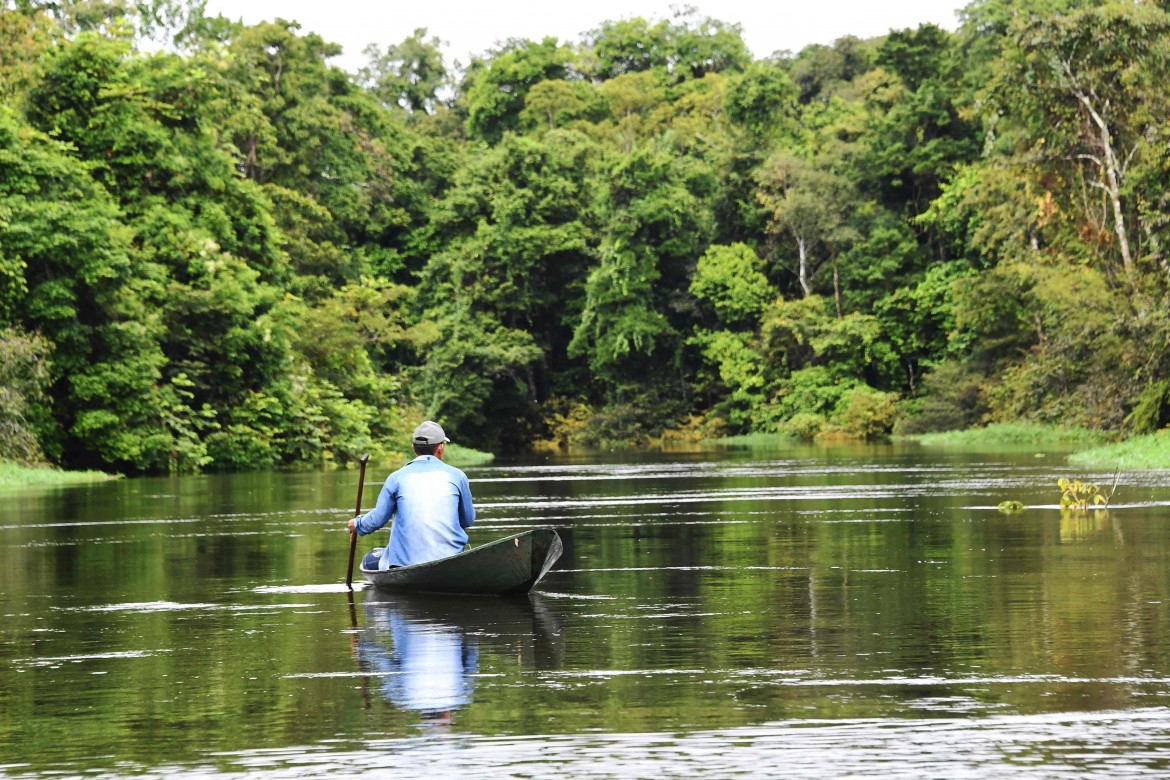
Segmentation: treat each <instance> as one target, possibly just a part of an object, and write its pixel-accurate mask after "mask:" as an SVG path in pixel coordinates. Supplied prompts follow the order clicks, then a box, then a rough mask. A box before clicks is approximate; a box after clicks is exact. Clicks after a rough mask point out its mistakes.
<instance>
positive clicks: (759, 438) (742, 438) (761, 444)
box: [703, 433, 800, 450]
mask: <svg viewBox="0 0 1170 780" xmlns="http://www.w3.org/2000/svg"><path fill="white" fill-rule="evenodd" d="M703 443H704V444H719V445H722V446H724V447H742V448H744V449H749V450H766V449H771V448H778V447H791V446H792V445H793V444H799V443H800V441H799V440H798V439H795V438H793V437H791V436H789V435H788V434H786V433H743V434H740V435H738V436H721V437H719V438H718V439H704V441H703Z"/></svg>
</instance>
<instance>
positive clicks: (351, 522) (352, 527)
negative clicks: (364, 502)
mask: <svg viewBox="0 0 1170 780" xmlns="http://www.w3.org/2000/svg"><path fill="white" fill-rule="evenodd" d="M359 517H360V515H359ZM355 523H357V517H354V518H350V521H349V532H350V533H351V534H353V533H357V528H355V527H354V524H355Z"/></svg>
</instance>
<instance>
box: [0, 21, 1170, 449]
mask: <svg viewBox="0 0 1170 780" xmlns="http://www.w3.org/2000/svg"><path fill="white" fill-rule="evenodd" d="M82 30H84V32H83V31H82ZM143 36H150V37H151V38H153V39H154V40H155V41H161V40H164V39H167V38H169V39H170V40H171V45H170V47H169V48H168V50H167V51H166V52H165V53H157V54H151V55H146V54H142V53H140V52H141V51H142V50H143V49H144V48H146V47H145V46H143V43H144V38H143ZM337 51H338V48H337V47H336V46H335V45H333V44H330V43H327V42H326V41H325V40H323V39H322V38H321V37H320V36H318V35H316V34H313V33H312V32H303V31H301V30H300V28H299V25H297V24H296V23H295V22H291V21H289V22H284V21H281V22H265V23H262V24H258V25H251V26H248V25H243V24H238V23H231V22H228V21H227V20H223V19H212V18H208V17H207V16H206V14H205V8H204V7H203V5H202V4H201V3H198V2H196V3H182V2H174V1H173V0H157V1H156V0H149V2H139V3H129V4H119V3H115V4H101V3H99V4H96V5H94V4H88V5H87V4H81V5H76V4H65V5H63V6H57V5H52V4H49V5H45V4H36V3H34V4H28V3H25V4H18V7H16V8H14V9H8V10H6V11H0V170H2V171H3V175H2V176H0V326H2V327H3V328H5V329H7V330H6V331H5V332H6V333H9V334H12V335H11V337H10V338H9V340H8V341H7V342H5V344H6V346H7V348H8V349H7V352H6V354H5V360H7V361H9V362H10V364H11V366H15V367H16V368H12V367H10V368H9V369H6V370H7V371H8V373H9V374H10V375H11V376H13V377H18V378H17V379H11V380H9V381H7V382H5V383H3V384H2V386H3V387H4V388H5V389H6V390H7V391H8V394H7V395H6V396H5V401H4V403H5V404H6V406H5V415H6V417H7V419H9V420H15V421H17V422H16V423H15V424H14V425H11V426H9V427H10V429H11V432H12V436H13V437H15V438H12V440H11V441H10V442H9V443H8V444H6V445H5V446H8V447H9V450H10V454H9V457H22V458H24V459H26V460H31V459H34V458H36V459H42V458H43V459H45V460H48V461H51V462H61V463H67V464H79V465H95V466H102V467H105V468H111V469H114V468H116V469H120V470H124V471H127V472H165V471H175V472H186V471H196V470H201V469H255V468H272V467H289V468H293V467H309V466H320V465H326V464H333V463H342V464H344V463H348V462H350V461H352V460H353V458H355V457H357V456H358V455H359V454H360V453H361V452H363V451H372V452H381V453H391V454H393V453H398V452H399V451H400V450H401V449H402V439H403V436H404V434H405V432H408V430H409V428H410V425H409V420H410V419H412V418H413V417H415V416H417V415H419V414H423V413H427V414H429V415H431V416H441V417H442V418H443V420H444V422H445V424H446V425H448V426H449V427H450V429H451V430H452V431H453V432H457V434H458V436H459V439H460V442H461V443H466V444H467V445H469V446H474V447H480V448H500V447H508V448H512V449H520V448H523V447H526V446H528V445H529V443H530V442H532V441H534V440H537V439H544V440H548V441H554V442H557V444H556V445H555V446H561V445H562V444H564V445H570V446H576V445H581V444H594V445H596V444H602V443H617V442H621V443H629V442H645V441H650V440H652V439H655V438H657V437H659V436H661V435H662V434H663V432H664V431H666V430H667V429H668V428H670V427H671V426H682V427H683V428H685V431H676V432H675V433H674V434H672V435H675V436H680V437H681V436H684V435H685V436H692V437H693V435H694V434H695V432H696V431H697V430H699V429H700V428H703V427H709V428H715V427H720V428H722V427H726V428H728V429H730V430H733V431H736V432H752V431H754V432H763V431H779V430H784V431H789V432H790V433H791V434H792V435H794V436H796V437H799V438H804V439H808V438H810V437H816V436H818V435H822V436H829V435H837V436H850V437H858V438H873V437H878V436H882V435H885V434H886V433H887V432H889V431H890V429H891V426H892V425H893V424H894V420H895V419H896V420H897V423H896V428H897V431H898V432H899V433H913V432H921V431H928V430H940V429H944V430H945V429H955V428H962V427H970V426H979V425H984V424H986V423H987V422H994V421H1003V422H1012V423H1018V422H1020V421H1043V422H1047V423H1051V424H1060V425H1066V426H1068V425H1079V426H1089V427H1093V428H1098V429H1108V430H1122V429H1125V430H1130V431H1135V432H1140V431H1153V430H1156V429H1158V428H1159V427H1161V426H1163V425H1164V424H1165V423H1166V422H1167V419H1165V418H1166V417H1167V414H1170V412H1168V411H1167V410H1168V409H1170V403H1168V402H1167V391H1166V387H1168V386H1170V318H1167V317H1166V315H1165V312H1166V311H1167V306H1166V301H1167V296H1168V295H1170V275H1167V273H1166V269H1167V268H1170V256H1167V254H1166V252H1167V250H1166V247H1167V246H1170V199H1167V197H1166V196H1165V194H1164V193H1165V192H1166V191H1167V190H1168V189H1170V153H1167V152H1166V149H1167V148H1170V146H1168V145H1167V143H1166V142H1167V140H1168V139H1170V131H1167V130H1166V128H1167V127H1170V101H1168V100H1167V99H1166V96H1165V90H1164V89H1161V83H1162V80H1163V76H1164V72H1165V70H1166V67H1165V65H1166V64H1167V63H1168V62H1170V16H1168V15H1167V13H1166V11H1165V10H1164V9H1162V7H1161V6H1158V5H1156V4H1155V5H1150V4H1137V5H1134V4H1115V3H1088V4H1085V3H1073V2H1068V1H1067V0H1028V2H1027V3H1025V4H1024V5H1023V6H1020V5H1019V4H1016V5H1012V4H1010V3H1004V2H1000V0H987V1H986V2H979V3H975V4H972V5H971V6H969V7H968V8H967V9H965V11H964V22H963V27H962V29H960V30H959V31H958V32H957V33H953V34H952V33H949V32H946V31H944V30H942V29H940V28H938V27H935V26H932V25H924V26H922V27H919V28H917V29H913V30H895V31H893V32H891V33H890V34H889V35H886V36H883V37H881V38H876V39H873V40H859V39H857V38H854V37H851V36H846V37H843V38H841V39H839V40H838V41H836V42H835V43H834V44H833V45H831V46H822V45H814V46H810V47H807V48H806V49H804V50H803V51H801V52H798V53H796V54H795V55H788V54H778V55H775V56H773V57H770V58H767V59H764V60H759V61H752V59H751V57H750V56H749V55H748V53H747V49H746V46H745V45H744V42H743V39H742V35H741V30H740V29H739V28H738V27H737V26H736V25H731V24H725V23H723V22H719V21H717V20H713V19H708V18H703V17H701V16H699V15H698V14H697V12H695V11H693V10H683V11H682V12H679V13H676V14H675V15H674V16H672V17H670V18H668V19H664V20H651V21H647V20H645V19H638V18H633V19H624V20H618V21H607V22H603V23H602V24H601V25H600V26H599V27H598V28H597V29H596V30H594V31H592V32H590V33H588V34H587V35H586V36H585V37H584V40H582V41H579V42H575V43H574V42H559V41H557V40H556V39H553V38H545V39H543V40H541V41H540V42H534V41H527V40H511V41H508V42H506V43H505V44H503V45H502V46H501V47H500V48H499V49H497V50H495V51H492V52H489V53H488V54H487V55H485V56H484V57H483V58H477V59H475V60H474V61H473V62H472V63H471V64H470V65H469V66H468V67H467V68H465V69H463V70H462V72H460V73H448V72H447V71H446V70H445V67H444V65H443V63H442V59H441V57H440V56H439V43H438V41H437V39H435V38H433V37H428V35H427V33H426V31H425V30H422V29H420V30H416V31H414V33H413V34H412V35H411V36H409V37H407V38H406V39H404V40H403V41H402V42H401V43H399V44H396V45H393V46H389V47H387V48H385V49H380V48H378V47H373V48H371V49H369V50H368V51H367V55H368V58H369V62H368V65H367V67H366V68H364V69H363V70H362V71H361V73H359V74H356V75H351V74H346V73H344V72H342V71H341V70H339V69H338V68H336V67H333V66H331V65H330V60H331V58H332V57H333V56H334V55H335V54H336V53H337ZM448 90H449V91H450V94H449V95H448ZM29 334H37V335H35V336H30V335H29ZM41 340H43V341H41ZM26 371H27V372H28V373H21V372H26ZM22 382H23V384H22ZM50 399H51V403H50ZM895 399H900V400H897V402H896V403H895ZM895 409H896V410H897V414H895V412H894V410H895ZM34 445H35V446H34ZM38 446H39V448H40V449H39V451H38V450H37V449H36V447H38ZM11 452H16V453H17V454H15V455H13V454H11ZM20 453H23V454H20Z"/></svg>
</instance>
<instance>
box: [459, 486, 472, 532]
mask: <svg viewBox="0 0 1170 780" xmlns="http://www.w3.org/2000/svg"><path fill="white" fill-rule="evenodd" d="M458 482H459V526H460V527H461V528H470V527H471V524H472V523H474V522H475V505H474V504H472V503H471V485H470V484H469V483H468V481H467V475H466V474H464V473H463V472H460V473H459V480H458Z"/></svg>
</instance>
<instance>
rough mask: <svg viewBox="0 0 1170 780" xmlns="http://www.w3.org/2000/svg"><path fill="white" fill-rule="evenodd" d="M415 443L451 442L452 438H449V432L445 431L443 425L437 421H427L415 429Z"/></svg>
mask: <svg viewBox="0 0 1170 780" xmlns="http://www.w3.org/2000/svg"><path fill="white" fill-rule="evenodd" d="M414 443H415V444H442V443H447V444H450V443H451V440H450V439H448V438H447V434H445V433H443V427H442V426H441V425H439V424H438V423H437V422H431V421H430V420H427V421H426V422H424V423H422V424H421V425H419V426H418V427H417V428H415V429H414Z"/></svg>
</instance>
